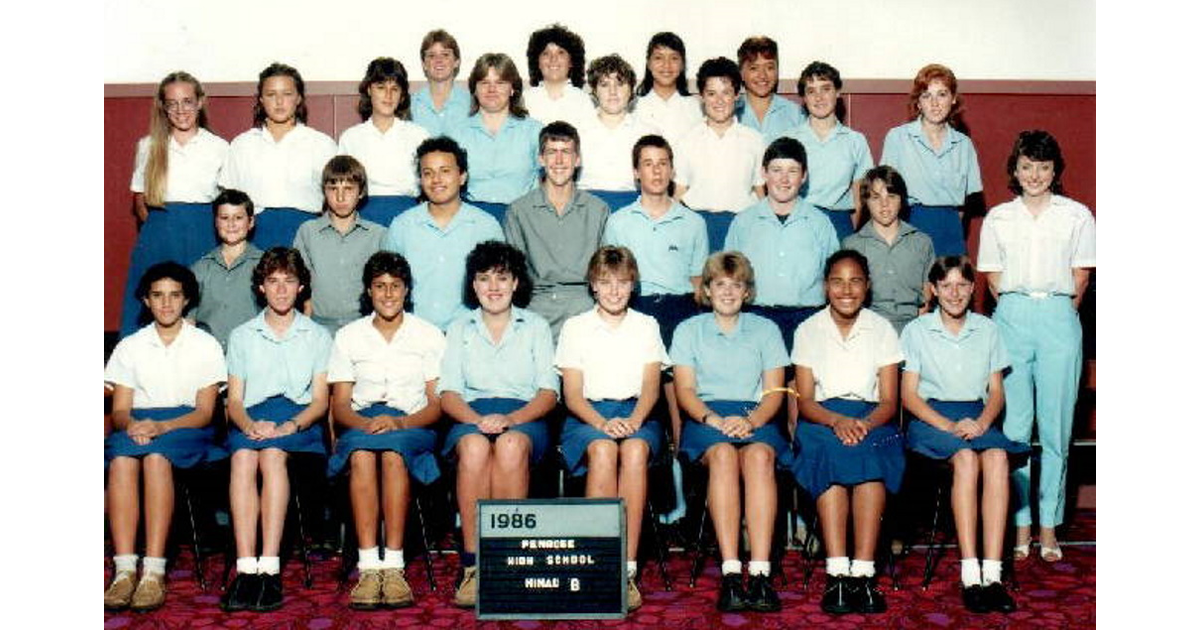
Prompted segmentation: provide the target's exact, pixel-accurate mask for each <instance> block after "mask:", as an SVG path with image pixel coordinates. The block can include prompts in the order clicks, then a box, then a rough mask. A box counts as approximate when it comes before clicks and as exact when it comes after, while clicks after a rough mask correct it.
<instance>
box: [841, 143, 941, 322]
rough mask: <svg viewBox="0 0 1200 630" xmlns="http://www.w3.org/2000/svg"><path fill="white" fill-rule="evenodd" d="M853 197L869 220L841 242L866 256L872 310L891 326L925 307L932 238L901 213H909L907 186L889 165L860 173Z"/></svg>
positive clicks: (927, 293) (914, 315)
mask: <svg viewBox="0 0 1200 630" xmlns="http://www.w3.org/2000/svg"><path fill="white" fill-rule="evenodd" d="M858 198H859V199H860V200H862V203H863V204H864V205H866V206H867V211H868V212H869V213H870V220H868V221H867V222H866V223H864V224H863V226H862V229H860V230H859V231H858V232H856V233H854V234H851V235H850V236H847V237H846V238H845V239H844V240H843V241H842V247H845V248H846V249H853V250H854V251H856V252H859V253H861V254H862V255H863V256H866V257H867V262H869V263H870V264H871V269H873V270H874V271H875V276H874V278H872V280H871V310H873V311H875V312H876V313H879V314H880V315H883V316H884V317H885V318H887V320H888V321H889V322H891V323H892V326H893V327H895V329H896V332H897V333H899V332H900V331H902V330H904V327H905V326H906V325H907V324H908V323H909V322H911V321H912V320H913V319H915V318H916V317H917V316H918V315H921V314H923V313H924V312H925V304H926V303H927V302H928V301H929V295H930V293H929V285H928V284H927V283H926V282H925V278H926V276H927V275H928V274H929V269H930V268H931V267H932V266H933V241H932V240H930V239H929V236H928V235H926V234H925V233H923V232H920V231H918V230H917V228H915V227H913V226H911V225H909V224H908V223H906V222H905V221H903V220H901V219H900V217H902V216H904V215H906V214H908V188H907V187H906V186H905V185H904V178H903V177H900V173H899V172H897V171H896V169H894V168H892V167H890V166H877V167H875V168H873V169H871V170H869V171H867V174H866V175H865V176H863V179H862V182H860V184H859V193H858Z"/></svg>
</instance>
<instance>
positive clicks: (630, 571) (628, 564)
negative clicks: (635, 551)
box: [625, 560, 637, 580]
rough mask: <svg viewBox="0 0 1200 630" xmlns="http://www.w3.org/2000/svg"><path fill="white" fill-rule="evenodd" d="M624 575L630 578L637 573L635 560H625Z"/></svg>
mask: <svg viewBox="0 0 1200 630" xmlns="http://www.w3.org/2000/svg"><path fill="white" fill-rule="evenodd" d="M625 575H627V576H629V579H631V580H632V579H633V578H634V576H635V575H637V560H626V561H625Z"/></svg>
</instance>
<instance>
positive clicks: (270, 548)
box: [258, 448, 291, 557]
mask: <svg viewBox="0 0 1200 630" xmlns="http://www.w3.org/2000/svg"><path fill="white" fill-rule="evenodd" d="M258 462H259V467H260V468H261V469H262V476H263V490H262V536H263V541H262V555H264V556H270V557H278V556H279V541H280V539H282V538H283V523H284V521H285V520H286V519H287V507H288V495H289V494H290V490H291V481H290V480H289V479H288V469H287V453H286V452H284V451H282V450H280V449H277V448H268V449H265V450H263V451H262V452H261V453H260V454H259V456H258Z"/></svg>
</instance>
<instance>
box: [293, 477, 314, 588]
mask: <svg viewBox="0 0 1200 630" xmlns="http://www.w3.org/2000/svg"><path fill="white" fill-rule="evenodd" d="M292 503H293V504H294V506H295V510H296V538H297V545H296V546H297V547H299V552H300V565H301V566H302V567H304V588H312V561H311V560H309V557H308V536H306V535H305V531H304V506H303V505H302V504H301V502H300V492H299V491H298V490H297V489H295V488H293V489H292Z"/></svg>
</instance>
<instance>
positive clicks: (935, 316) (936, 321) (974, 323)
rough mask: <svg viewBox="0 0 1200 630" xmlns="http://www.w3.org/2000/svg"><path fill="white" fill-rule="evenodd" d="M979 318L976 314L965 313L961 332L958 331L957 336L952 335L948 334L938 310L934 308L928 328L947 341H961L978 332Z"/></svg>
mask: <svg viewBox="0 0 1200 630" xmlns="http://www.w3.org/2000/svg"><path fill="white" fill-rule="evenodd" d="M980 317H981V315H979V314H977V313H974V312H971V311H967V318H966V320H965V321H963V327H962V330H960V331H958V334H957V335H952V334H950V331H949V330H946V325H945V324H944V323H943V322H942V316H941V314H940V313H938V309H936V308H935V309H934V310H933V312H932V313H930V314H929V323H928V328H929V330H931V331H933V332H936V333H938V334H940V335H941V336H943V337H945V338H947V339H953V340H957V341H961V340H963V339H966V338H967V337H969V336H971V334H973V333H974V332H975V331H977V330H979V326H980V321H979V318H980Z"/></svg>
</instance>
